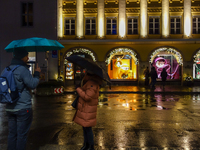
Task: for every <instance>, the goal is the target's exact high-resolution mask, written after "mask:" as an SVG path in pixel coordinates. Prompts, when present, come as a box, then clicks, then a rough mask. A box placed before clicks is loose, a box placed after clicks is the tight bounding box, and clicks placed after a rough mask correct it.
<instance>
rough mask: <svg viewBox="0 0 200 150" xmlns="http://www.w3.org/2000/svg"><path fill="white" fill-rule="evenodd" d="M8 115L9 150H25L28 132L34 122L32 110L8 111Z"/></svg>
mask: <svg viewBox="0 0 200 150" xmlns="http://www.w3.org/2000/svg"><path fill="white" fill-rule="evenodd" d="M7 115H8V128H9V133H8V150H25V149H26V142H27V137H28V131H29V129H30V127H31V123H32V120H33V112H32V109H31V108H29V109H21V110H19V111H16V112H11V111H7Z"/></svg>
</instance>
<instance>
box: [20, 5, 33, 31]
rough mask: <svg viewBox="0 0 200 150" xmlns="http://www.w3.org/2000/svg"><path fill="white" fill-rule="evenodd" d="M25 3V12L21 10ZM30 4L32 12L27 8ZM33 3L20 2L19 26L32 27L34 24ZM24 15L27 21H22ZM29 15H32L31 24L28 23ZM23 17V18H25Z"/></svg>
mask: <svg viewBox="0 0 200 150" xmlns="http://www.w3.org/2000/svg"><path fill="white" fill-rule="evenodd" d="M24 4H26V9H27V13H24V12H23V5H24ZM30 4H32V13H30V11H29V10H30V9H29V5H30ZM33 12H34V3H33V2H32V1H30V2H21V26H22V27H33V24H34V17H33V16H34V15H33V14H34V13H33ZM24 17H25V18H26V19H27V21H25V22H24ZM29 17H32V25H30V22H29ZM26 19H25V20H26Z"/></svg>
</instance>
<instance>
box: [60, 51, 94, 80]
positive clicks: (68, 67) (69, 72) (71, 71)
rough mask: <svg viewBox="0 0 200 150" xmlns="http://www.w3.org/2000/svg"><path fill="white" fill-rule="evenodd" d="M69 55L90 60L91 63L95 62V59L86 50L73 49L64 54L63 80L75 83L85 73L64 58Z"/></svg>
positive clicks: (92, 54) (90, 52) (91, 53)
mask: <svg viewBox="0 0 200 150" xmlns="http://www.w3.org/2000/svg"><path fill="white" fill-rule="evenodd" d="M71 55H78V56H80V57H83V58H88V59H92V60H93V61H96V60H97V58H96V56H95V54H94V53H93V52H92V51H91V50H89V49H86V48H74V49H72V50H70V51H68V52H67V53H66V55H65V59H64V65H65V80H72V81H74V83H75V82H76V81H79V80H81V78H82V75H83V74H84V73H85V70H84V69H82V68H80V67H79V66H76V65H74V64H73V63H71V62H69V61H68V60H67V59H66V57H69V56H71Z"/></svg>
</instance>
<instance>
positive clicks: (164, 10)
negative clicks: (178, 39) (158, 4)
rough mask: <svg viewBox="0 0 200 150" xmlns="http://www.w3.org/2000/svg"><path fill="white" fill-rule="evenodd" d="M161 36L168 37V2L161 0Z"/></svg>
mask: <svg viewBox="0 0 200 150" xmlns="http://www.w3.org/2000/svg"><path fill="white" fill-rule="evenodd" d="M162 35H163V36H164V37H167V36H169V1H168V0H162Z"/></svg>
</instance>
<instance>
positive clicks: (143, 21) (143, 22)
mask: <svg viewBox="0 0 200 150" xmlns="http://www.w3.org/2000/svg"><path fill="white" fill-rule="evenodd" d="M147 22H148V21H147V0H140V37H141V38H146V37H147V29H148V26H147Z"/></svg>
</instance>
